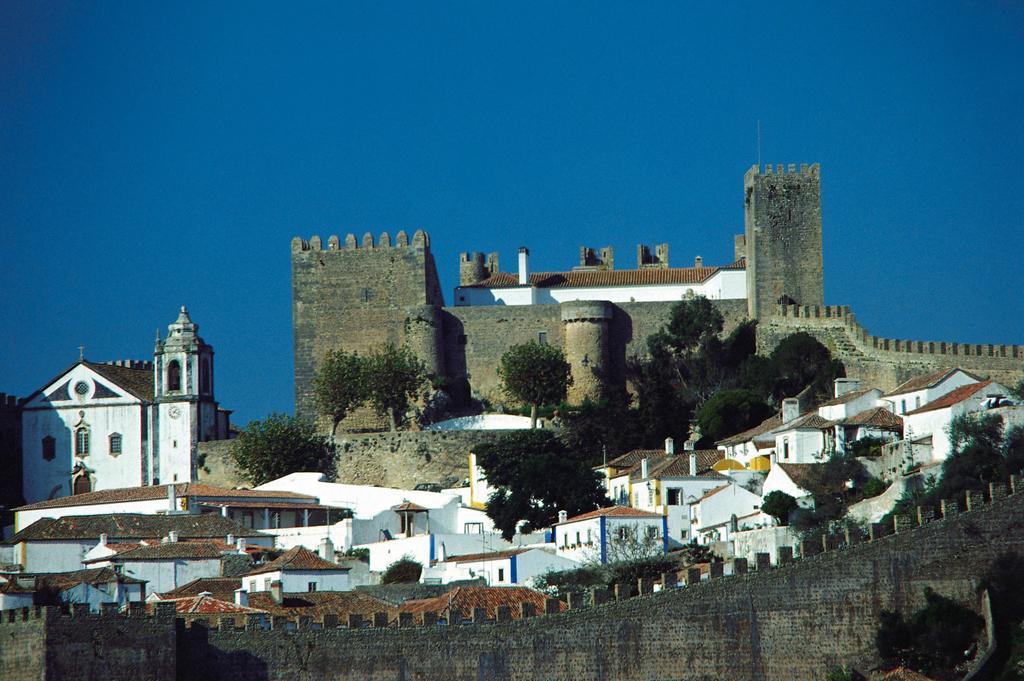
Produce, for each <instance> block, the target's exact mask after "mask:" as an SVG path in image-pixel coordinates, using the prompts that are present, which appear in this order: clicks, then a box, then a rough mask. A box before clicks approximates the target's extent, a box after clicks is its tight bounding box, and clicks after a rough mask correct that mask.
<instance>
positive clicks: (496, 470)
mask: <svg viewBox="0 0 1024 681" xmlns="http://www.w3.org/2000/svg"><path fill="white" fill-rule="evenodd" d="M475 454H476V459H477V463H479V464H480V466H481V467H482V468H483V469H484V473H485V474H486V475H487V482H488V484H490V485H491V486H492V487H494V488H495V491H494V493H493V494H492V495H491V497H490V499H489V500H488V502H487V516H488V517H489V518H490V519H491V520H492V521H493V522H494V526H495V527H496V528H498V529H499V530H500V531H501V534H502V536H503V537H505V539H511V538H512V535H514V534H515V532H516V529H517V528H518V527H519V526H520V523H522V529H523V531H525V532H531V531H533V530H535V529H539V528H541V527H545V526H547V525H550V524H552V523H553V522H555V521H556V520H557V517H558V512H559V511H565V512H567V513H568V514H569V515H570V516H573V515H577V514H580V513H585V512H586V511H592V510H594V509H595V508H599V507H600V506H602V505H605V504H607V503H608V499H607V497H606V496H605V494H604V489H603V488H602V486H601V479H600V476H599V475H598V474H597V473H595V472H594V471H593V470H592V469H591V468H590V465H589V462H587V461H586V460H585V457H584V456H581V455H580V454H578V453H575V452H571V451H569V450H568V449H567V448H566V447H565V445H564V444H563V443H562V442H561V441H560V440H559V439H558V438H557V437H556V436H555V435H553V434H552V433H550V432H547V431H541V430H530V431H518V432H513V433H508V434H506V435H502V436H501V437H499V438H498V439H497V440H495V441H493V442H489V443H485V444H481V445H479V446H478V447H477V448H476V450H475Z"/></svg>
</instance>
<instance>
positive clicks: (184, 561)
mask: <svg viewBox="0 0 1024 681" xmlns="http://www.w3.org/2000/svg"><path fill="white" fill-rule="evenodd" d="M232 553H235V554H237V553H242V554H244V553H245V550H244V549H243V548H240V547H237V546H229V545H228V544H226V543H224V542H220V541H218V542H213V541H178V539H177V535H176V533H174V532H172V533H171V538H170V541H167V542H162V543H159V544H120V545H117V546H115V547H111V546H110V545H109V544H107V541H106V537H103V538H102V539H101V542H100V544H99V545H97V547H95V548H94V549H92V550H91V551H90V552H89V553H87V554H86V556H85V557H84V558H83V560H82V563H83V564H84V565H85V566H86V567H91V568H98V567H111V568H114V569H115V570H117V571H118V572H119V573H120V574H123V575H126V576H128V577H134V578H135V579H140V580H142V581H145V582H146V583H147V584H148V585H149V588H150V589H152V590H153V591H155V592H157V593H163V592H165V591H171V590H172V589H176V588H178V587H179V586H181V585H182V584H187V583H188V582H191V581H192V580H195V579H200V578H202V577H220V576H221V571H222V568H221V564H222V558H223V557H224V556H226V555H230V554H232Z"/></svg>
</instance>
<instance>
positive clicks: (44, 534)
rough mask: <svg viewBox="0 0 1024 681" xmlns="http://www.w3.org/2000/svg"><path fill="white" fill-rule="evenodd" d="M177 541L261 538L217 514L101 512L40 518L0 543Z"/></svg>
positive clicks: (257, 534)
mask: <svg viewBox="0 0 1024 681" xmlns="http://www.w3.org/2000/svg"><path fill="white" fill-rule="evenodd" d="M171 530H175V531H177V532H178V537H179V539H216V538H220V537H226V536H227V535H229V534H233V535H234V536H236V537H262V536H265V535H264V534H263V533H262V532H259V531H257V530H253V529H251V528H248V527H244V526H242V525H239V524H238V523H236V522H235V521H233V520H231V519H229V518H225V517H224V516H222V515H220V514H217V513H203V514H201V515H187V514H174V515H147V514H144V513H104V514H100V515H74V516H64V517H62V518H42V519H40V520H37V521H36V522H34V523H32V524H31V525H29V526H28V527H26V528H25V529H23V530H21V531H20V532H18V533H17V534H15V535H14V536H13V537H11V538H9V539H6V540H4V542H3V543H4V544H17V543H20V542H23V541H59V540H68V539H95V540H97V541H98V540H99V536H100V535H101V534H105V535H107V539H108V540H111V541H115V542H116V541H117V540H126V539H127V540H130V539H160V538H161V537H165V536H167V534H168V533H169V532H170V531H171Z"/></svg>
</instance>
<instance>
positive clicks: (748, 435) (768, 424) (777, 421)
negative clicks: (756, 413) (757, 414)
mask: <svg viewBox="0 0 1024 681" xmlns="http://www.w3.org/2000/svg"><path fill="white" fill-rule="evenodd" d="M781 425H782V414H775V415H773V416H769V417H768V418H766V419H765V420H764V421H761V423H759V424H757V425H756V426H754V427H753V428H748V429H747V430H744V431H743V432H742V433H736V434H735V435H732V436H730V437H727V438H724V439H722V440H719V441H718V442H716V443H715V444H716V445H722V446H723V447H729V446H731V445H740V444H743V443H744V442H749V441H750V440H753V439H754V438H755V437H757V436H758V435H761V434H762V433H767V432H768V431H769V430H772V429H773V428H777V427H779V426H781Z"/></svg>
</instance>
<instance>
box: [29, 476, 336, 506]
mask: <svg viewBox="0 0 1024 681" xmlns="http://www.w3.org/2000/svg"><path fill="white" fill-rule="evenodd" d="M174 494H175V496H177V497H179V498H184V497H200V498H201V497H211V498H228V499H235V498H239V499H294V500H295V501H296V503H303V502H312V503H316V501H317V498H316V497H311V496H308V495H306V494H296V493H294V492H281V491H276V490H275V491H271V490H252V489H227V488H224V487H214V486H213V485H205V484H202V483H197V482H179V483H177V484H175V485H174ZM165 498H167V485H150V486H147V487H118V488H115V489H104V490H99V491H98V492H88V493H86V494H75V495H73V496H69V497H57V498H56V499H47V500H46V501H39V502H36V503H34V504H27V505H25V506H19V507H18V508H16V509H14V510H15V511H35V510H38V509H44V508H63V507H65V506H89V505H91V504H115V503H123V502H128V501H150V500H153V499H165Z"/></svg>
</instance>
